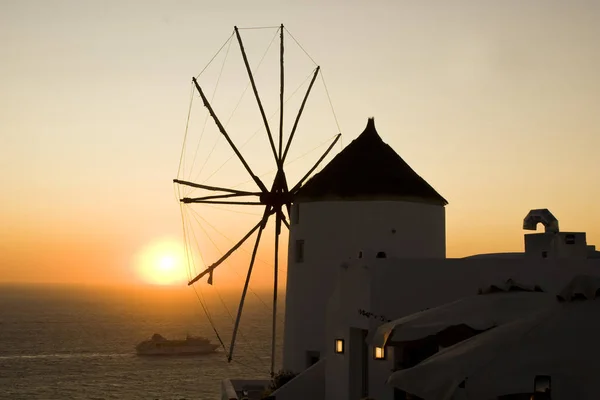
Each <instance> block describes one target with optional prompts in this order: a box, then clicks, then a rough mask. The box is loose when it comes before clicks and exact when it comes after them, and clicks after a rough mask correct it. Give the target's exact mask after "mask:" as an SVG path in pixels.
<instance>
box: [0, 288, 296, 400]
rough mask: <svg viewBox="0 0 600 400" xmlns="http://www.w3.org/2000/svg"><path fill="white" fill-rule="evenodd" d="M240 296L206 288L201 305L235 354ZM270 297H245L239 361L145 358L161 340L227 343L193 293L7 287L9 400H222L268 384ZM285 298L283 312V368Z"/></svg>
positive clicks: (0, 392)
mask: <svg viewBox="0 0 600 400" xmlns="http://www.w3.org/2000/svg"><path fill="white" fill-rule="evenodd" d="M239 294H240V290H237V291H233V290H222V291H218V289H216V288H214V287H206V285H204V286H203V290H202V293H199V296H200V297H201V298H203V301H204V304H206V305H207V308H208V310H209V312H210V314H211V319H212V321H213V323H214V325H215V326H216V327H217V332H218V333H219V335H220V337H221V340H222V341H223V342H224V343H225V345H226V347H227V348H229V345H230V340H231V334H232V330H233V322H232V320H233V318H234V317H235V313H236V312H237V304H238V302H239ZM271 297H272V294H270V293H268V292H267V291H252V292H249V293H248V295H247V297H246V305H245V307H244V314H243V317H242V321H241V324H240V327H241V331H240V333H239V334H238V340H237V342H236V345H235V351H234V358H233V361H232V362H231V363H228V362H227V359H226V353H225V351H224V350H223V348H220V349H219V350H218V351H217V352H216V353H214V354H208V355H199V356H169V357H140V356H137V355H136V354H135V351H134V346H135V345H136V344H137V343H139V342H140V341H142V340H145V339H148V338H149V337H150V336H151V335H152V334H154V333H160V334H161V335H163V336H165V337H167V338H184V337H185V336H186V335H187V334H191V335H201V336H204V337H207V338H209V339H210V340H211V341H212V342H213V343H219V339H218V338H217V335H216V333H215V332H214V330H213V328H212V326H211V324H210V323H209V321H208V318H207V317H206V316H205V314H204V312H203V310H202V306H201V304H200V301H199V299H198V297H197V296H196V293H195V292H194V290H193V289H192V288H188V287H152V286H147V287H144V286H137V287H133V286H114V287H108V286H95V285H87V286H75V285H63V284H60V285H55V284H33V285H30V284H26V285H24V284H2V285H0V371H1V373H0V399H46V400H51V399H65V398H69V399H97V400H100V399H160V400H174V399H178V400H182V399H186V400H188V399H207V400H208V399H217V398H219V397H220V382H221V380H222V379H224V378H228V377H231V378H265V377H268V374H269V368H270V346H271V301H272V300H271ZM283 303H284V296H283V294H281V295H280V302H279V305H278V308H279V310H280V311H279V312H278V337H277V343H278V349H277V357H276V360H277V362H276V366H277V367H278V366H279V365H280V360H281V348H282V346H281V344H282V332H283V309H284V307H283Z"/></svg>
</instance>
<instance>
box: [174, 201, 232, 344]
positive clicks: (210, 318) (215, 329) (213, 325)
mask: <svg viewBox="0 0 600 400" xmlns="http://www.w3.org/2000/svg"><path fill="white" fill-rule="evenodd" d="M181 222H182V228H183V236H184V241H185V243H186V244H185V247H186V248H188V245H187V243H188V241H187V235H186V227H185V218H184V212H183V207H182V208H181ZM192 232H193V231H192ZM187 260H188V271H189V270H190V268H189V262H190V257H188V258H187ZM192 263H193V258H192ZM194 292H195V293H196V296H197V297H198V300H199V301H200V305H201V306H202V309H203V310H204V314H205V315H206V319H208V322H209V324H210V326H211V328H212V329H213V331H214V332H215V335H216V336H217V339H218V340H219V343H221V346H222V347H223V350H225V352H227V349H226V347H225V343H223V340H222V339H221V335H219V332H218V331H217V326H216V325H215V323H214V321H213V319H212V316H211V315H210V312H209V311H208V308H207V307H206V306H205V305H204V301H203V296H202V298H201V296H198V292H196V289H195V288H194Z"/></svg>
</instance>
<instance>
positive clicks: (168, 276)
mask: <svg viewBox="0 0 600 400" xmlns="http://www.w3.org/2000/svg"><path fill="white" fill-rule="evenodd" d="M136 258H137V259H136V270H137V273H138V274H139V277H140V278H141V279H142V280H143V281H144V282H146V283H150V284H153V285H175V284H181V283H184V282H186V280H187V274H186V269H185V262H184V253H183V247H182V246H181V244H179V243H178V242H177V241H174V240H158V241H155V242H153V243H150V244H148V245H147V246H146V247H144V248H143V249H142V250H141V251H140V252H139V253H138V255H137V257H136Z"/></svg>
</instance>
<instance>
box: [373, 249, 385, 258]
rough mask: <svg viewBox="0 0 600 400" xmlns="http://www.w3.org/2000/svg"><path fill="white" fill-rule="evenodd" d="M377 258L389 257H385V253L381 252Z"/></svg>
mask: <svg viewBox="0 0 600 400" xmlns="http://www.w3.org/2000/svg"><path fill="white" fill-rule="evenodd" d="M375 258H387V256H386V255H385V252H384V251H380V252H379V253H377V255H376V256H375Z"/></svg>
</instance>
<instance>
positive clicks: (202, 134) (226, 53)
mask: <svg viewBox="0 0 600 400" xmlns="http://www.w3.org/2000/svg"><path fill="white" fill-rule="evenodd" d="M232 38H233V35H231V36H230V37H229V45H228V46H227V51H226V52H225V57H224V58H223V63H222V64H221V70H220V71H219V76H218V77H217V83H216V84H215V88H214V89H213V93H212V96H211V98H210V102H211V103H212V102H213V101H214V99H215V95H216V94H217V89H218V88H219V83H220V82H221V77H222V76H223V70H224V69H225V62H226V61H227V57H228V56H229V50H230V49H231V42H232V40H231V39H232ZM192 90H193V87H192ZM208 117H209V114H208V113H206V116H205V117H204V125H203V126H202V132H201V133H200V137H199V138H198V144H197V145H196V151H195V152H194V158H193V160H192V165H191V166H190V171H192V170H193V169H194V165H195V164H196V157H197V156H198V150H200V143H201V142H202V137H203V136H204V132H205V131H206V124H207V123H208ZM200 173H202V169H200V172H199V173H198V174H200ZM191 192H192V191H191V190H190V191H189V192H188V194H189V193H191Z"/></svg>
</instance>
